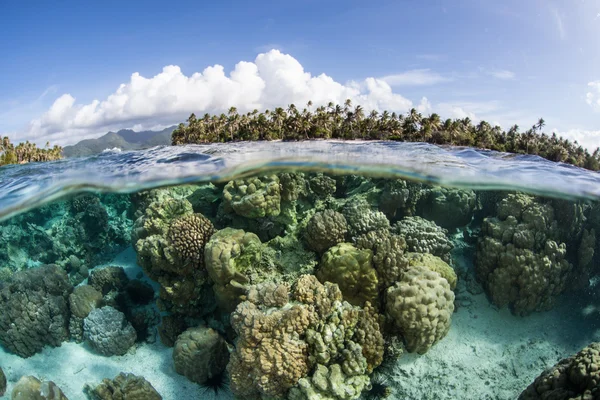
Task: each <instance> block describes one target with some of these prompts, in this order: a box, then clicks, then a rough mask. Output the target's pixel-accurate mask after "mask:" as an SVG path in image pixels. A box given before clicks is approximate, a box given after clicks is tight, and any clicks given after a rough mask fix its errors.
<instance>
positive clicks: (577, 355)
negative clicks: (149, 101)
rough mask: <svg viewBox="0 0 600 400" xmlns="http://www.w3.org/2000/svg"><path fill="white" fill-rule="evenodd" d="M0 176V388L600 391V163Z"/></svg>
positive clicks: (262, 394)
mask: <svg viewBox="0 0 600 400" xmlns="http://www.w3.org/2000/svg"><path fill="white" fill-rule="evenodd" d="M2 173H3V175H2V179H1V182H0V217H2V218H3V219H2V221H1V222H0V367H1V369H0V397H2V396H4V397H5V398H11V399H67V398H68V399H86V398H87V399H101V400H105V399H106V400H108V399H129V400H142V399H151V400H154V399H178V400H187V399H290V400H325V399H331V400H350V399H384V398H388V399H523V400H528V399H532V400H533V399H555V400H558V399H598V398H600V345H598V344H596V343H593V342H595V341H596V342H597V341H600V290H599V288H598V285H599V284H600V279H599V278H600V201H599V200H600V197H599V191H600V177H599V176H598V174H597V173H595V172H591V171H585V170H582V169H579V168H576V167H573V166H567V165H564V164H557V163H552V162H549V161H546V160H543V159H541V158H539V157H535V156H510V155H507V154H503V153H495V152H491V151H479V150H473V149H464V148H453V147H446V148H444V147H436V146H432V145H426V144H409V143H394V144H389V143H383V142H373V143H360V142H355V143H341V142H339V143H336V142H333V141H322V142H302V143H267V144H265V143H263V144H257V143H237V144H229V145H227V144H223V145H220V146H219V147H215V146H211V145H206V146H180V147H177V148H154V149H150V150H144V151H132V152H105V153H103V154H101V155H98V156H93V157H89V158H80V159H68V160H62V161H53V162H47V163H43V164H36V163H32V164H27V165H15V166H7V167H4V168H3V170H2ZM22 377H26V378H24V379H21V378H22Z"/></svg>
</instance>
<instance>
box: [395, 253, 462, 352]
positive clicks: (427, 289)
mask: <svg viewBox="0 0 600 400" xmlns="http://www.w3.org/2000/svg"><path fill="white" fill-rule="evenodd" d="M385 309H386V314H387V315H388V317H389V318H390V320H391V321H393V324H394V328H395V329H397V331H398V333H400V334H402V336H403V338H404V340H405V342H406V348H407V350H408V351H409V352H417V353H419V354H424V353H425V352H427V350H429V348H430V347H431V346H433V345H434V344H435V343H437V342H438V341H439V340H441V339H442V338H443V337H444V336H446V333H448V330H449V329H450V322H451V317H452V313H453V312H454V293H453V292H452V290H451V289H450V285H449V284H448V281H447V280H446V279H444V278H442V277H441V275H440V274H438V273H437V272H434V271H431V270H429V269H428V268H426V267H424V266H420V265H416V266H413V267H411V268H410V269H409V270H408V271H407V272H406V273H405V274H404V276H403V277H402V279H401V280H400V281H399V282H397V283H396V284H395V285H394V286H392V287H390V288H388V289H387V291H386V308H385Z"/></svg>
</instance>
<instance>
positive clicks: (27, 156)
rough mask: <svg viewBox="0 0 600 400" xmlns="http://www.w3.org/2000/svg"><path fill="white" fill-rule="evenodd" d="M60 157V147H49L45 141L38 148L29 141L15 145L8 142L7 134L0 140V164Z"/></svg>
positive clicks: (22, 162) (48, 159)
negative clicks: (44, 143)
mask: <svg viewBox="0 0 600 400" xmlns="http://www.w3.org/2000/svg"><path fill="white" fill-rule="evenodd" d="M60 158H62V147H60V146H57V145H55V146H54V147H50V143H46V147H45V148H39V147H37V145H36V144H35V143H31V142H29V141H26V142H25V143H19V144H18V145H16V146H15V145H14V144H13V143H11V142H10V139H9V138H8V136H4V137H3V138H2V141H1V142H0V166H2V165H7V164H24V163H28V162H36V161H52V160H58V159H60Z"/></svg>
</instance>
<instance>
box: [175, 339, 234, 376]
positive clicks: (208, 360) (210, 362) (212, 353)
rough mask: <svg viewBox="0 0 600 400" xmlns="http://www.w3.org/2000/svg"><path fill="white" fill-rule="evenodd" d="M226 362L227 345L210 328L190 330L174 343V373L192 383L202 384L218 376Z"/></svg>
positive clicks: (227, 355)
mask: <svg viewBox="0 0 600 400" xmlns="http://www.w3.org/2000/svg"><path fill="white" fill-rule="evenodd" d="M228 361H229V350H228V348H227V343H226V342H225V340H224V339H223V338H222V337H221V336H220V335H219V333H217V331H215V330H214V329H212V328H206V327H196V328H190V329H188V330H186V331H185V332H183V333H182V334H181V335H179V337H178V338H177V341H176V342H175V348H174V349H173V363H174V365H175V371H177V373H178V374H181V375H184V376H185V377H187V378H188V379H189V380H190V381H192V382H196V383H200V384H202V383H205V382H206V381H207V380H209V379H211V378H212V377H215V376H218V375H220V374H221V373H223V371H224V370H225V367H226V366H227V362H228Z"/></svg>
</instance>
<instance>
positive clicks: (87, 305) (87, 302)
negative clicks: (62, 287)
mask: <svg viewBox="0 0 600 400" xmlns="http://www.w3.org/2000/svg"><path fill="white" fill-rule="evenodd" d="M101 302H102V293H101V292H99V291H98V290H96V289H94V287H92V286H90V285H83V286H78V287H76V288H75V289H74V290H73V293H71V294H70V295H69V308H70V310H71V319H70V320H69V334H70V335H71V339H73V340H75V341H76V342H82V341H83V320H84V319H85V317H87V316H88V315H89V314H90V312H91V311H92V310H93V309H94V308H98V307H100V304H101Z"/></svg>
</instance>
